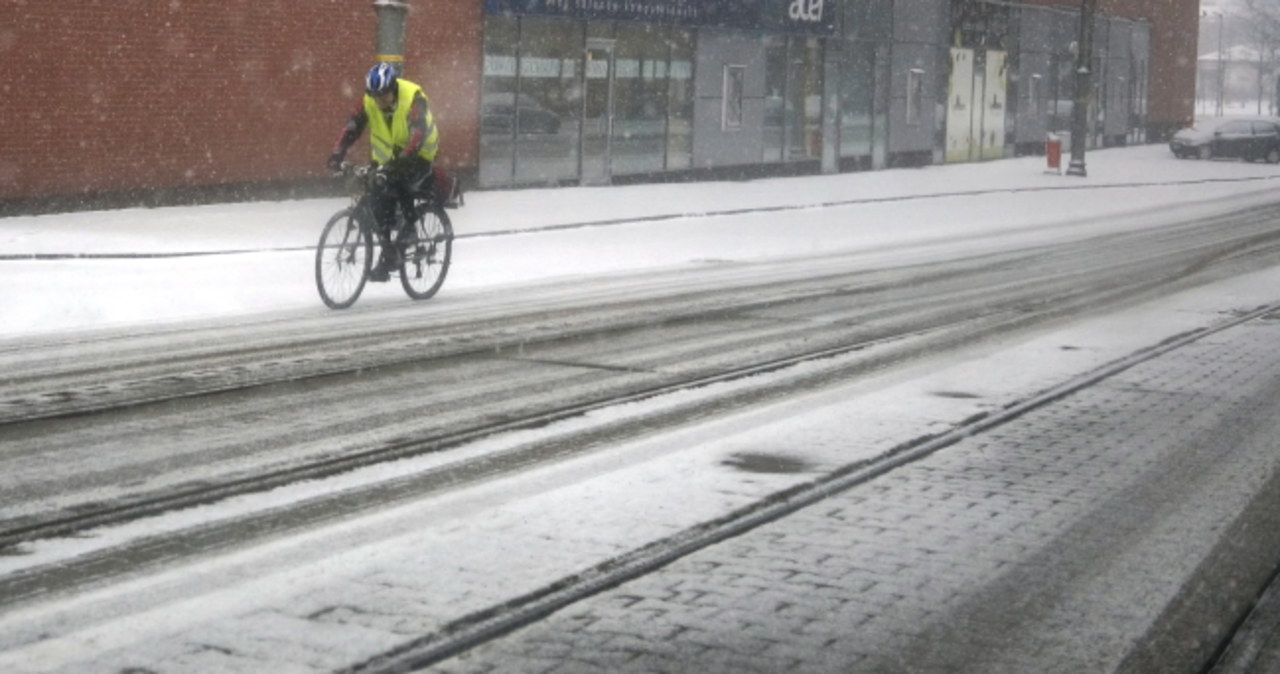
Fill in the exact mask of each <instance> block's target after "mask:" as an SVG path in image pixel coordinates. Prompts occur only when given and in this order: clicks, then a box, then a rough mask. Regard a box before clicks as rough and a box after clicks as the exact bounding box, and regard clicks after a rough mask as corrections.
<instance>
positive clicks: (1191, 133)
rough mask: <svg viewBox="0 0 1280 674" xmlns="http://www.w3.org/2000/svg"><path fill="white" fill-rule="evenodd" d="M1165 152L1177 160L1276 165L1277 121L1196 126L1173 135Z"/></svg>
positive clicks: (1279, 130) (1225, 121) (1265, 119)
mask: <svg viewBox="0 0 1280 674" xmlns="http://www.w3.org/2000/svg"><path fill="white" fill-rule="evenodd" d="M1169 149H1170V150H1172V151H1173V154H1174V156H1176V157H1179V158H1186V157H1199V158H1200V159H1210V158H1213V157H1222V158H1237V159H1244V160H1245V161H1256V160H1259V159H1262V160H1266V161H1268V162H1270V163H1272V164H1276V163H1280V119H1276V118H1271V117H1259V118H1247V119H1246V118H1235V119H1223V120H1218V121H1217V122H1211V123H1200V124H1197V125H1195V126H1191V127H1187V128H1185V129H1182V130H1180V131H1178V132H1177V133H1175V134H1174V135H1173V138H1171V139H1170V140H1169Z"/></svg>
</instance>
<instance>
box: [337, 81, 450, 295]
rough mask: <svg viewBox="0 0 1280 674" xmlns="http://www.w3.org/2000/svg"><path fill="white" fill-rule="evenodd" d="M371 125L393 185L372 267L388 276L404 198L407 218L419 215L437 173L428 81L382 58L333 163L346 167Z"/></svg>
mask: <svg viewBox="0 0 1280 674" xmlns="http://www.w3.org/2000/svg"><path fill="white" fill-rule="evenodd" d="M366 126H367V127H369V146H370V149H371V150H372V155H373V164H374V165H375V166H377V167H379V170H380V171H382V172H383V173H384V175H385V176H386V185H387V189H386V190H384V191H383V192H381V193H379V194H378V195H376V197H375V201H374V205H373V213H374V218H375V219H376V220H377V224H378V227H377V230H378V232H377V233H378V237H379V239H380V242H381V245H382V246H381V247H382V251H383V253H382V259H380V260H379V261H378V264H377V266H376V267H374V268H373V270H372V271H371V272H370V277H369V278H370V280H372V281H386V280H387V279H388V278H390V271H391V270H392V269H394V268H395V267H396V266H397V265H398V261H397V260H391V259H387V256H388V255H390V254H391V253H388V251H394V250H395V247H394V246H392V245H390V240H389V232H390V230H391V227H392V225H393V224H394V223H395V218H396V204H397V203H399V204H400V207H401V209H403V211H404V214H405V219H406V221H407V222H412V221H413V220H414V219H416V217H417V214H416V213H414V208H413V196H414V194H416V193H419V192H422V191H423V190H424V189H426V188H427V186H428V183H429V181H430V180H431V178H432V171H431V167H432V163H433V162H434V161H435V158H436V152H437V151H438V150H439V148H440V130H439V129H438V128H436V123H435V118H434V117H433V116H432V114H431V105H430V101H429V100H428V99H427V95H426V93H424V92H423V90H422V87H420V86H418V85H417V84H414V83H413V82H410V81H409V80H406V79H404V78H402V77H400V76H399V74H398V73H397V72H396V69H395V67H394V66H392V65H391V64H389V63H379V64H378V65H376V66H374V67H373V68H371V69H370V70H369V74H368V75H366V76H365V95H364V98H363V99H362V100H361V102H360V105H359V106H357V107H356V111H355V112H354V113H353V114H352V115H351V117H350V118H349V119H348V120H347V125H346V126H345V127H344V128H343V130H342V135H340V136H339V137H338V142H337V144H336V145H335V146H334V148H333V153H332V154H330V155H329V162H328V167H329V169H330V170H332V171H338V170H341V167H342V161H343V159H344V158H345V157H346V156H347V150H348V149H350V148H351V146H352V145H353V144H354V143H355V142H356V140H357V139H359V138H360V135H361V134H362V133H364V129H365V127H366Z"/></svg>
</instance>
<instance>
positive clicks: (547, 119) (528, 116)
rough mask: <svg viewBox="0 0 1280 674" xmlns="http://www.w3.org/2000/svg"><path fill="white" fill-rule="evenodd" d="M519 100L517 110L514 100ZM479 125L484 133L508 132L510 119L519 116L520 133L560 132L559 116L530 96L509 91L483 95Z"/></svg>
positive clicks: (509, 130)
mask: <svg viewBox="0 0 1280 674" xmlns="http://www.w3.org/2000/svg"><path fill="white" fill-rule="evenodd" d="M517 100H518V101H519V104H520V106H519V110H517V109H516V102H517ZM483 107H484V114H483V116H482V119H481V126H482V128H483V130H484V133H492V134H510V133H511V123H512V120H514V119H515V118H516V115H517V114H518V115H519V117H520V133H522V134H526V133H543V134H553V133H559V132H560V117H559V116H558V115H556V113H554V112H552V111H550V110H548V109H546V108H544V107H542V105H540V104H539V103H538V101H537V100H535V99H534V98H533V97H532V96H528V95H525V94H521V95H520V97H519V99H517V98H516V96H515V94H511V93H488V94H485V96H484V106H483Z"/></svg>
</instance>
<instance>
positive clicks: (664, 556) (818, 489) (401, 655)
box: [341, 302, 1280, 674]
mask: <svg viewBox="0 0 1280 674" xmlns="http://www.w3.org/2000/svg"><path fill="white" fill-rule="evenodd" d="M1276 318H1280V302H1278V303H1274V304H1270V305H1267V306H1263V307H1259V308H1256V309H1254V310H1252V311H1248V312H1245V313H1243V314H1242V315H1239V316H1236V317H1234V318H1231V319H1228V320H1225V321H1223V322H1221V323H1218V324H1216V325H1213V326H1210V327H1206V328H1203V329H1200V330H1196V331H1193V332H1191V333H1188V334H1184V335H1179V336H1176V337H1173V338H1170V339H1167V340H1165V341H1164V342H1162V343H1160V344H1158V345H1154V346H1152V347H1150V348H1147V349H1143V350H1140V351H1138V352H1136V353H1133V354H1130V355H1129V356H1126V357H1123V358H1120V359H1118V360H1116V361H1113V362H1111V363H1108V364H1106V365H1104V366H1102V367H1100V368H1097V369H1095V370H1093V371H1090V372H1087V373H1084V374H1081V375H1079V376H1076V377H1073V378H1071V379H1070V380H1068V381H1065V382H1063V383H1061V384H1059V385H1057V386H1054V387H1052V388H1050V389H1048V390H1046V391H1043V392H1041V393H1038V394H1036V395H1034V396H1032V397H1030V398H1028V399H1025V400H1022V401H1019V402H1016V403H1014V404H1010V405H1008V406H1006V407H1005V408H1004V409H1002V410H999V411H997V412H995V413H992V414H986V415H981V416H979V417H977V418H974V419H970V420H968V421H966V422H965V423H963V424H960V425H958V426H957V427H955V428H952V429H950V430H947V431H945V432H942V433H938V434H934V435H930V436H926V437H922V438H918V439H915V440H912V441H910V442H908V443H905V444H903V445H901V446H898V447H895V448H893V449H891V450H890V451H888V452H886V453H885V454H883V455H881V456H879V457H876V458H874V459H870V460H866V461H860V462H856V463H852V464H849V465H846V466H842V467H840V468H838V469H836V470H833V471H830V472H828V473H826V474H824V475H822V476H820V477H818V478H816V479H814V480H812V481H809V482H806V483H803V484H800V485H797V486H794V487H791V488H788V489H785V490H783V491H780V492H777V493H775V494H774V495H773V496H771V497H770V498H768V499H765V500H761V501H757V502H755V503H752V504H750V505H748V506H745V507H743V508H740V509H738V510H736V511H734V512H731V513H728V514H726V515H724V516H723V517H720V518H718V519H716V520H713V521H709V522H705V523H702V524H699V525H697V526H694V527H690V528H688V529H685V530H684V531H681V532H679V533H677V534H675V535H672V536H669V537H666V538H663V539H661V540H657V541H653V542H651V543H649V544H648V545H645V546H644V547H641V548H638V549H635V550H632V551H629V552H628V553H626V554H623V555H620V556H618V557H615V558H612V559H608V560H605V561H603V562H601V563H599V564H597V565H595V566H593V567H591V568H589V569H584V570H583V571H581V572H578V573H575V574H573V575H571V576H567V577H565V578H562V579H561V580H560V581H558V582H556V583H552V584H549V585H547V586H545V587H543V588H540V589H538V590H536V591H534V592H531V593H528V594H526V595H523V596H520V597H516V598H513V599H512V600H510V601H508V602H506V603H504V604H501V605H498V606H492V607H489V608H487V609H484V610H481V611H477V612H474V613H471V614H469V615H466V616H462V617H459V618H457V619H455V620H453V621H451V622H449V623H448V624H446V625H443V626H441V627H440V628H439V629H438V630H436V631H434V632H433V633H431V634H428V635H424V636H422V637H420V638H418V639H415V640H412V641H410V642H408V643H406V644H404V645H402V646H399V647H397V648H395V649H392V650H391V651H388V652H386V653H383V654H381V655H379V656H377V657H375V658H371V659H369V660H366V661H364V662H360V663H356V664H354V665H352V666H350V667H348V668H345V669H343V670H341V671H342V672H343V673H344V674H400V673H406V672H412V671H418V670H420V669H424V668H427V667H430V666H432V665H434V664H437V663H440V662H442V661H444V660H446V659H448V658H451V657H454V656H456V655H459V654H461V653H464V652H466V651H468V650H470V649H472V648H476V647H478V646H480V645H482V644H484V643H486V642H489V641H492V640H494V639H497V638H499V637H501V636H503V635H506V634H508V633H510V632H513V631H515V630H518V629H520V628H521V627H524V626H527V625H530V624H533V623H535V622H537V621H539V620H541V619H543V618H545V617H547V616H549V615H551V614H552V613H555V612H556V611H559V610H561V609H563V608H565V607H567V606H569V605H572V604H574V603H576V602H579V601H582V600H584V599H587V598H589V597H592V596H594V595H596V594H599V593H601V592H603V591H605V590H608V589H611V588H615V587H618V586H619V585H622V584H623V583H626V582H628V581H630V580H633V579H636V578H639V577H641V576H643V575H645V574H647V573H650V572H652V571H654V570H656V569H659V568H661V567H664V566H666V565H668V564H670V563H672V562H674V561H676V560H677V559H680V558H682V557H686V556H688V555H691V554H693V553H695V552H698V551H699V550H702V549H705V548H707V547H710V546H712V545H715V544H717V543H720V542H722V541H725V540H728V539H730V538H733V537H736V536H740V535H742V534H744V533H746V532H747V531H750V530H752V529H755V528H757V527H760V526H762V525H765V524H768V523H770V522H774V521H777V520H780V519H782V518H784V517H786V516H787V515H790V514H792V513H795V512H796V511H798V510H800V509H802V508H806V507H808V506H811V505H813V504H815V503H818V502H820V501H822V500H824V499H827V498H829V497H830V496H831V495H833V494H836V493H839V492H842V491H845V490H848V489H851V488H854V487H856V486H858V485H861V484H865V483H866V482H869V481H871V480H873V479H876V478H878V477H880V476H882V475H885V474H886V473H889V472H890V471H893V470H896V469H898V468H901V467H903V466H906V465H909V464H911V463H914V462H917V461H920V460H923V459H925V458H928V457H929V456H931V455H933V454H935V453H937V452H939V451H942V450H944V449H946V448H947V447H950V446H952V445H955V444H956V443H959V442H960V441H962V440H964V439H966V438H969V437H972V436H974V435H977V434H979V433H983V432H987V431H990V430H993V429H996V428H998V427H1000V426H1002V425H1004V424H1007V423H1010V422H1012V421H1014V420H1016V419H1018V418H1020V417H1022V416H1024V415H1026V414H1028V413H1030V412H1033V411H1035V410H1038V409H1041V408H1043V407H1046V406H1048V405H1052V404H1053V403H1055V402H1057V401H1059V400H1061V399H1063V398H1065V397H1067V396H1070V395H1072V394H1074V393H1077V392H1079V391H1082V390H1084V389H1087V388H1088V387H1090V386H1093V385H1095V384H1097V383H1099V382H1101V381H1103V380H1105V379H1108V378H1110V377H1113V376H1115V375H1117V374H1119V373H1121V372H1124V371H1126V370H1129V369H1131V368H1133V367H1136V366H1138V365H1141V364H1143V363H1146V362H1149V361H1151V360H1154V359H1156V358H1159V357H1161V356H1164V355H1166V354H1168V353H1170V352H1173V351H1176V350H1178V349H1181V348H1185V347H1187V346H1189V345H1191V344H1194V343H1195V342H1198V341H1200V340H1202V339H1205V338H1207V337H1211V336H1213V335H1216V334H1218V333H1221V332H1223V331H1225V330H1229V329H1231V328H1234V327H1237V326H1240V325H1243V324H1246V323H1249V322H1253V321H1257V320H1260V319H1271V320H1275V319H1276ZM1233 634H1234V631H1233ZM1231 636H1232V635H1229V636H1228V640H1230V638H1231Z"/></svg>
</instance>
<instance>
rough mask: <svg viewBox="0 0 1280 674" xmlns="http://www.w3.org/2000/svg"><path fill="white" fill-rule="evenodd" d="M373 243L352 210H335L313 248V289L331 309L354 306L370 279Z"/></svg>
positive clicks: (367, 231)
mask: <svg viewBox="0 0 1280 674" xmlns="http://www.w3.org/2000/svg"><path fill="white" fill-rule="evenodd" d="M372 260H373V242H372V241H371V240H370V237H369V230H368V229H367V228H365V227H361V226H360V221H359V218H358V216H357V215H356V213H355V210H354V209H351V208H347V209H343V210H341V211H338V212H337V213H336V214H334V216H333V217H332V218H329V223H328V224H326V225H325V226H324V231H323V232H321V233H320V243H319V245H317V246H316V289H317V290H319V291H320V299H322V300H324V303H325V304H326V305H328V306H329V308H330V309H346V308H347V307H349V306H351V305H352V304H354V303H355V301H356V299H357V298H359V297H360V293H361V291H363V290H364V284H365V281H367V280H368V278H369V267H370V265H371V262H372Z"/></svg>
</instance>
